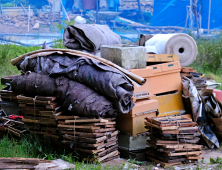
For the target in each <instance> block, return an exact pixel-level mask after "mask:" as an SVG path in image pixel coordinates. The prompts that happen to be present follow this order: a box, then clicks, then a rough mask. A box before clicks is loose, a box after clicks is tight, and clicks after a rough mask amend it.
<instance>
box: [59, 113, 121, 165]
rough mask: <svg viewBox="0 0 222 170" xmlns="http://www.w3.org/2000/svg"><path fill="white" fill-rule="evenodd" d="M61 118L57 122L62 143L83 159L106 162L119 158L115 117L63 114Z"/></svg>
mask: <svg viewBox="0 0 222 170" xmlns="http://www.w3.org/2000/svg"><path fill="white" fill-rule="evenodd" d="M63 119H64V120H63V121H59V122H58V123H59V124H58V129H59V130H60V133H61V135H62V139H63V141H62V143H63V144H66V145H67V146H68V147H69V148H71V149H72V150H73V151H76V152H77V153H78V154H79V155H80V156H81V157H82V159H83V160H87V161H90V162H106V161H109V160H112V159H115V158H119V152H118V142H117V141H118V139H117V135H118V131H117V130H116V122H115V118H106V119H93V118H83V117H78V116H75V117H74V118H73V117H72V116H71V117H70V116H63Z"/></svg>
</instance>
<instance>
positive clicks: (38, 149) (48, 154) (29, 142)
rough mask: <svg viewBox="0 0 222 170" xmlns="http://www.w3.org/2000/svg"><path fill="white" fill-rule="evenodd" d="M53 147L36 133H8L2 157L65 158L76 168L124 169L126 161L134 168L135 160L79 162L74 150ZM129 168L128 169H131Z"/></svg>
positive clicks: (0, 145) (0, 144)
mask: <svg viewBox="0 0 222 170" xmlns="http://www.w3.org/2000/svg"><path fill="white" fill-rule="evenodd" d="M58 148H59V147H53V146H52V143H50V141H49V140H48V139H47V138H44V139H43V141H42V140H41V141H40V138H39V137H38V136H35V135H26V136H23V137H22V138H21V139H20V140H17V139H15V138H13V137H12V136H11V134H10V133H9V134H7V135H5V136H3V137H2V139H1V140H0V157H22V158H39V159H46V160H55V159H63V160H65V161H67V162H69V163H73V164H75V165H76V170H123V169H124V165H125V163H128V165H129V168H133V167H132V164H133V163H134V161H129V160H127V161H125V163H124V164H122V165H121V164H118V165H105V166H103V165H102V164H101V163H88V162H79V161H78V160H79V158H78V157H76V156H73V152H70V151H69V152H68V151H66V150H65V149H63V148H62V147H60V148H59V149H58ZM129 168H128V169H129ZM144 168H145V169H146V170H150V169H151V165H146V166H144Z"/></svg>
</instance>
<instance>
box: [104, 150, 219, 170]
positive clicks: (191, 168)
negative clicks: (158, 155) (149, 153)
mask: <svg viewBox="0 0 222 170" xmlns="http://www.w3.org/2000/svg"><path fill="white" fill-rule="evenodd" d="M203 152H204V153H203V154H202V156H203V157H204V162H201V161H200V162H198V163H197V164H191V165H182V166H175V167H172V168H162V167H159V166H155V165H152V163H151V162H144V163H143V164H142V165H137V164H135V163H134V164H132V165H131V163H130V162H127V161H126V160H125V159H114V160H112V161H109V162H105V163H103V166H115V167H121V166H122V167H124V169H138V170H171V169H172V170H173V169H174V170H202V169H207V170H211V169H212V170H219V169H222V168H218V167H216V166H217V165H216V164H210V158H213V159H216V158H217V157H220V158H222V149H217V150H204V151H203ZM130 165H131V166H130Z"/></svg>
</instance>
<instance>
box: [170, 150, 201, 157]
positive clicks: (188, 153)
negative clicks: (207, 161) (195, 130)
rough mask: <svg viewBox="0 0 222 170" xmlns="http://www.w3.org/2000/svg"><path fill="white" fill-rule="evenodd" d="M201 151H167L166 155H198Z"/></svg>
mask: <svg viewBox="0 0 222 170" xmlns="http://www.w3.org/2000/svg"><path fill="white" fill-rule="evenodd" d="M202 153H203V151H194V152H179V153H169V154H168V156H182V155H200V154H202Z"/></svg>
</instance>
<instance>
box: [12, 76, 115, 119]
mask: <svg viewBox="0 0 222 170" xmlns="http://www.w3.org/2000/svg"><path fill="white" fill-rule="evenodd" d="M11 86H12V90H13V92H14V93H16V94H25V95H27V96H36V95H43V96H56V97H57V98H58V99H59V100H60V102H61V103H62V105H63V106H64V107H65V108H66V109H68V110H69V111H71V113H73V114H74V115H80V116H87V117H88V116H89V117H91V116H93V117H113V116H116V115H117V111H116V110H115V109H114V108H113V104H112V102H111V101H110V100H109V99H108V98H106V97H104V96H102V95H100V94H99V93H97V92H95V91H93V90H92V89H90V88H89V87H87V86H85V85H83V84H80V83H77V82H75V81H72V80H69V79H67V78H65V77H63V76H59V77H56V78H53V77H51V76H48V75H45V74H37V73H30V74H25V75H20V76H15V77H13V80H12V81H11Z"/></svg>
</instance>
